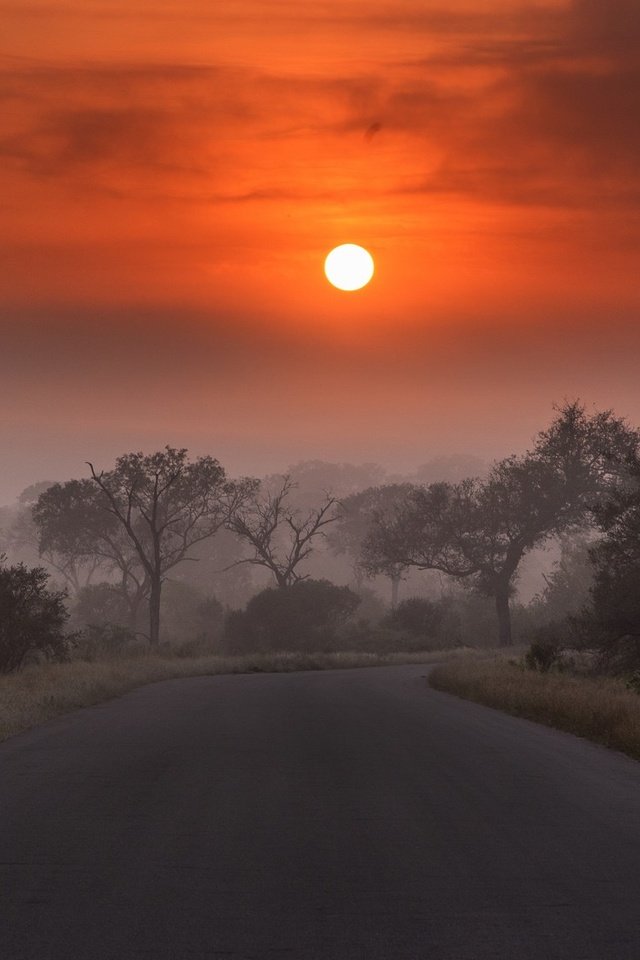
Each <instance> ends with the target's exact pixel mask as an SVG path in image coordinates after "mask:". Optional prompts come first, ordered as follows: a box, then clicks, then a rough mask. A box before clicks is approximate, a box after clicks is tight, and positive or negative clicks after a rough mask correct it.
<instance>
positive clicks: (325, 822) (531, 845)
mask: <svg viewBox="0 0 640 960" xmlns="http://www.w3.org/2000/svg"><path fill="white" fill-rule="evenodd" d="M424 673H425V668H424V667H420V666H418V667H415V666H410V667H392V668H384V669H374V670H353V671H336V672H327V673H300V674H292V675H266V676H265V675H262V676H259V675H258V676H232V677H217V678H199V679H193V680H178V681H169V682H165V683H160V684H155V685H153V686H149V687H145V688H142V689H140V690H137V691H135V692H133V693H131V694H129V695H127V696H125V697H123V698H121V699H119V700H116V701H112V702H110V703H107V704H103V705H101V706H98V707H94V708H91V709H88V710H82V711H79V712H77V713H75V714H72V715H70V716H67V717H64V718H61V719H59V720H56V721H53V722H51V723H48V724H46V725H45V726H43V727H40V728H39V729H37V730H34V731H32V732H29V733H26V734H22V735H20V736H18V737H14V738H13V739H11V740H9V741H7V742H6V743H5V744H3V745H1V746H0V898H1V903H2V909H1V914H0V957H2V960H18V958H19V960H32V958H37V960H41V958H44V960H58V958H60V960H77V958H82V960H129V958H154V960H182V958H186V960H190V958H197V960H204V958H231V960H237V958H269V960H274V958H291V960H299V958H303V960H485V958H486V960H501V958H504V960H525V958H526V960H638V958H640V899H639V896H638V894H639V893H640V764H636V763H634V762H633V761H631V760H628V759H626V758H624V757H622V756H620V755H618V754H615V753H610V752H608V751H606V750H604V749H602V748H599V747H596V746H593V745H590V744H588V743H585V742H583V741H581V740H578V739H576V738H573V737H570V736H568V735H564V734H561V733H557V732H554V731H551V730H547V729H545V728H543V727H539V726H537V725H535V724H530V723H528V722H526V721H522V720H516V719H512V718H510V717H507V716H504V715H502V714H500V713H497V712H495V711H492V710H488V709H486V708H484V707H480V706H477V705H474V704H470V703H465V702H463V701H460V700H457V699H456V698H454V697H450V696H448V695H447V694H442V693H436V692H434V691H432V690H430V689H429V688H428V686H427V683H426V680H425V679H424Z"/></svg>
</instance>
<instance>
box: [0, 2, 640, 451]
mask: <svg viewBox="0 0 640 960" xmlns="http://www.w3.org/2000/svg"><path fill="white" fill-rule="evenodd" d="M4 19H5V23H6V29H5V35H4V38H3V41H2V43H3V46H2V47H1V48H0V54H1V55H2V56H1V58H0V76H1V78H2V84H3V90H4V101H5V105H6V109H5V110H4V111H3V119H2V121H1V128H0V152H2V159H3V168H4V173H3V180H4V183H3V186H4V188H5V191H4V192H5V196H6V197H7V202H6V204H5V205H4V208H3V211H2V217H3V226H2V232H1V234H0V253H1V255H2V261H1V262H2V264H3V268H1V269H0V300H1V302H2V318H3V319H1V320H0V325H1V326H2V330H0V334H2V343H3V345H4V357H3V359H2V360H0V375H2V376H3V377H4V382H5V384H7V391H8V392H7V396H6V399H5V404H4V408H3V410H4V414H5V416H6V418H7V423H8V424H9V426H8V427H7V429H9V430H10V431H11V430H13V431H14V432H13V433H10V436H11V437H13V436H14V435H15V430H16V429H17V427H15V424H16V423H18V422H19V421H20V418H21V417H24V416H27V414H25V410H27V411H28V410H29V409H31V405H32V403H33V400H32V397H33V395H34V391H35V392H37V391H38V390H40V388H41V387H42V384H43V383H46V384H48V386H47V389H48V391H49V394H48V395H49V396H50V398H51V404H50V406H51V410H52V414H51V415H52V417H54V419H55V422H56V423H57V424H58V426H57V427H56V430H58V432H59V433H60V434H64V435H67V434H71V433H73V431H74V430H75V429H76V426H73V427H72V426H71V423H72V419H73V418H72V417H71V413H70V412H69V411H70V410H71V408H72V407H73V402H72V401H77V403H78V404H79V406H80V407H82V404H83V396H84V393H83V391H84V389H85V388H84V387H82V388H81V387H80V386H78V388H77V389H78V391H79V392H78V395H77V396H76V394H75V393H74V386H73V377H71V379H67V380H66V381H64V382H63V379H64V378H62V377H60V376H57V375H56V366H57V367H58V368H59V369H61V370H62V369H66V365H67V360H66V357H67V356H73V357H74V358H75V360H74V367H73V369H74V370H75V371H79V370H84V369H86V370H89V371H91V373H90V375H89V378H90V379H91V376H93V377H94V379H95V380H96V381H99V382H100V384H101V390H102V398H103V400H104V403H105V404H106V409H107V410H108V411H110V414H109V413H104V412H100V410H101V408H99V406H96V410H95V411H94V416H95V417H96V418H99V419H100V422H101V423H103V420H102V418H103V417H104V423H105V424H108V423H111V424H112V425H113V430H116V426H115V425H119V426H121V425H122V424H124V423H127V417H129V418H130V420H131V421H132V426H131V430H132V434H131V435H132V436H137V434H136V432H135V423H136V422H138V423H140V424H143V423H144V424H148V417H147V414H146V413H145V412H143V409H142V408H143V407H144V406H145V404H146V403H147V402H148V403H149V409H154V404H155V409H157V410H166V409H167V407H168V405H170V404H171V402H172V401H171V398H170V397H169V396H165V393H164V385H165V383H166V382H167V371H168V370H170V371H171V378H170V379H171V381H172V383H173V396H174V401H173V402H174V404H175V396H176V395H177V394H179V395H180V397H181V398H182V400H181V403H182V402H183V401H184V406H181V407H180V409H181V410H182V413H181V415H180V416H182V417H183V422H184V425H185V434H189V436H191V437H195V438H196V440H197V441H198V442H201V443H203V444H204V443H206V442H208V441H207V437H209V436H212V437H213V438H215V435H216V431H222V432H223V433H225V435H229V436H231V435H233V437H235V438H236V439H237V443H238V445H242V437H246V438H247V443H249V442H251V441H250V438H252V437H255V434H256V429H257V428H256V423H257V422H258V420H259V416H260V415H259V413H257V412H256V410H257V408H258V407H260V408H261V409H262V410H264V409H267V408H270V409H272V410H273V411H274V413H273V415H272V419H271V426H269V425H268V424H267V425H266V426H265V427H264V430H265V431H268V430H269V429H271V430H274V431H276V427H275V424H274V422H273V421H274V419H277V413H276V412H275V411H278V410H283V411H285V417H286V418H287V419H286V422H287V423H289V425H290V429H291V431H292V432H291V437H292V440H291V450H292V457H293V456H294V454H293V451H294V449H297V444H299V438H300V437H305V438H307V439H308V444H307V446H308V448H309V449H313V437H314V436H316V437H317V438H318V443H319V446H320V447H321V448H322V449H319V450H318V455H325V456H336V457H338V456H342V455H343V453H341V451H343V452H344V451H346V452H347V453H348V452H349V451H351V450H352V449H354V438H355V437H356V436H357V437H358V438H359V440H358V442H360V440H362V450H363V455H365V454H366V449H367V445H366V442H365V441H364V440H363V439H362V437H361V436H360V434H361V431H362V430H363V429H365V428H364V427H363V424H366V421H367V416H366V411H367V409H368V405H371V408H372V409H373V408H374V407H375V408H376V409H377V413H376V417H377V423H378V424H380V423H382V422H383V420H384V418H383V417H382V413H381V411H380V409H379V408H378V407H377V406H376V405H377V404H379V398H380V397H382V396H384V398H385V402H386V403H387V404H389V405H390V410H391V412H390V413H389V416H388V426H387V428H386V429H387V437H386V440H387V441H388V450H389V451H390V452H389V457H395V456H396V452H394V451H397V449H398V446H399V445H400V446H402V444H404V445H405V446H406V447H407V448H408V447H411V446H412V445H414V446H415V442H416V441H415V438H416V436H418V435H419V436H420V437H421V438H422V440H421V442H422V443H425V444H426V443H429V444H432V445H436V446H437V447H438V448H440V449H443V448H445V449H446V448H447V447H448V446H449V445H451V444H453V445H454V446H455V445H456V444H458V445H459V443H466V442H467V441H466V440H463V437H464V436H466V433H465V430H466V427H463V424H462V423H461V419H460V418H461V417H462V416H463V414H462V411H464V410H465V409H466V410H470V409H471V408H473V409H474V410H479V409H484V410H485V412H486V415H487V418H488V420H487V422H489V421H490V420H491V417H492V416H494V414H495V416H496V417H498V419H499V418H500V417H501V416H503V412H502V411H505V412H504V419H505V422H507V420H508V422H509V423H515V421H516V418H517V417H518V415H519V411H520V408H521V405H522V404H523V403H524V404H525V406H526V409H524V408H523V410H522V417H523V420H522V425H521V433H522V436H523V437H524V439H525V440H526V437H528V436H529V433H530V431H529V427H530V425H531V424H532V423H533V422H534V420H536V418H537V419H538V421H540V422H542V421H543V420H544V417H545V416H546V415H547V414H548V411H549V409H550V404H551V402H552V401H553V400H554V399H556V400H557V399H562V397H563V396H565V395H567V394H571V393H576V392H577V393H579V395H581V396H582V397H583V398H584V399H585V400H586V401H588V402H589V401H593V402H598V403H601V404H602V405H604V406H609V405H612V404H614V403H619V404H622V405H623V409H621V411H620V412H621V413H626V414H627V415H629V416H632V417H633V416H636V415H637V416H640V398H638V397H637V393H636V386H635V377H632V376H631V374H630V373H629V374H628V373H627V372H625V371H626V363H627V358H628V357H629V356H632V355H634V352H635V351H636V350H637V348H638V346H639V343H638V339H639V334H638V326H639V325H638V319H637V318H638V311H639V309H640V288H639V287H638V284H637V281H636V273H637V262H638V254H639V252H640V218H639V217H638V207H639V205H640V173H639V172H638V166H637V156H638V149H639V148H640V142H639V136H638V133H637V131H636V127H637V124H634V123H633V118H635V116H636V115H637V105H638V97H639V96H640V64H639V62H638V57H637V49H638V44H639V43H640V8H639V7H638V4H637V3H636V2H635V0H619V3H618V5H617V13H616V16H615V17H614V16H613V15H612V13H611V8H610V4H608V0H482V2H481V0H448V2H447V3H445V2H444V0H443V2H442V3H434V4H428V5H426V4H425V3H424V2H422V0H395V2H393V3H392V2H391V0H371V2H370V3H368V4H367V5H366V9H365V8H364V7H363V5H362V3H361V2H360V0H328V2H327V3H323V4H320V5H300V4H297V3H295V2H294V0H284V2H282V3H278V4H275V5H267V4H265V3H264V2H258V0H230V2H228V3H225V4H222V5H221V4H213V5H212V4H211V3H210V2H208V0H180V2H178V0H158V2H157V3H156V4H154V9H153V15H150V13H149V5H148V4H147V3H145V2H143V0H131V2H130V3H128V4H126V5H124V4H113V3H111V2H107V0H84V2H83V3H79V2H77V0H60V2H59V3H56V4H42V3H38V2H35V0H24V2H21V3H16V2H11V3H8V4H6V10H5V16H4ZM340 238H357V242H358V243H361V244H362V246H363V247H365V248H366V249H367V250H370V251H371V253H372V255H373V257H374V260H375V263H376V274H375V282H373V283H371V284H369V285H368V286H365V287H364V288H363V289H362V290H360V291H359V293H358V295H357V296H356V297H349V296H346V297H345V296H342V295H340V294H339V292H337V291H336V290H335V289H334V288H332V287H331V286H330V285H329V284H327V282H326V279H325V277H324V276H323V275H322V271H321V269H319V264H322V262H323V261H324V258H325V256H326V253H327V251H328V250H330V249H332V248H333V247H334V246H335V245H336V244H337V243H339V242H340ZM567 341H570V343H571V350H568V349H566V342H567ZM560 342H562V344H563V345H562V349H560V345H559V344H560ZM38 351H41V353H42V355H43V356H46V357H47V358H48V360H49V361H50V364H49V367H48V368H47V367H46V365H45V367H44V368H43V367H42V364H41V359H40V357H39V355H38V356H36V353H38ZM176 353H178V354H179V355H180V358H181V359H180V369H179V370H175V371H174V370H173V369H172V368H171V360H172V357H174V356H175V355H176ZM124 354H126V357H125V356H124ZM554 356H555V357H556V358H557V360H556V361H554V360H553V357H554ZM265 357H266V360H265ZM443 358H444V359H443ZM201 364H204V367H203V368H201ZM207 364H208V369H209V370H210V376H209V377H207V375H206V370H207ZM265 364H266V366H265ZM483 365H484V366H483ZM339 367H340V368H341V369H343V374H340V375H338V372H337V371H338V368H339ZM299 369H303V370H305V371H306V375H307V377H308V378H309V379H308V383H309V387H308V389H307V391H306V393H305V391H304V389H303V388H302V387H301V385H300V382H299V376H298V373H299ZM123 370H127V371H128V373H127V376H130V377H131V378H132V379H135V380H136V383H138V384H144V391H143V393H142V394H141V398H142V399H141V400H140V404H141V406H139V407H138V408H136V409H134V410H131V409H130V408H129V407H128V406H127V404H128V403H129V402H130V398H131V396H132V393H131V391H128V390H127V389H126V384H125V389H124V390H122V385H121V384H120V386H118V382H119V380H120V379H121V376H122V371H123ZM256 370H260V371H261V372H262V371H265V372H264V381H261V383H260V386H259V388H258V386H257V385H256V383H255V382H254V381H253V380H252V376H249V379H248V381H247V382H244V381H243V379H242V378H243V376H245V374H247V372H248V371H256ZM269 370H271V371H272V372H273V377H272V378H271V380H270V379H269V376H268V371H269ZM482 370H485V371H486V375H485V376H484V377H483V376H482V375H481V373H482ZM18 372H19V373H18ZM261 376H262V373H261ZM43 378H44V379H43ZM194 383H197V384H198V387H197V390H196V389H195V388H194V386H193V385H194ZM349 384H351V386H349ZM328 388H330V389H328ZM609 388H610V389H609ZM43 389H44V388H43ZM328 393H329V394H330V395H331V397H332V400H331V402H332V403H333V404H334V407H335V409H333V410H332V412H331V414H330V418H331V420H332V430H333V424H335V423H336V411H337V410H338V409H339V407H340V404H342V405H343V408H344V413H343V415H342V416H340V415H339V414H338V416H337V419H338V420H339V421H340V427H339V430H338V428H336V431H337V432H335V433H332V432H331V431H329V434H330V437H331V438H332V439H327V438H326V437H325V435H324V433H323V429H322V427H321V426H320V425H319V424H320V420H321V416H320V413H319V412H318V411H319V409H320V407H321V404H322V402H326V397H327V394H328ZM133 395H135V391H133ZM291 395H295V397H296V403H295V404H294V405H293V406H294V408H295V414H292V413H291V412H290V409H291V406H292V405H291V404H290V403H289V402H288V401H289V398H290V396H291ZM70 397H71V400H70V399H69V398H70ZM229 397H235V401H236V402H235V406H233V405H232V406H231V407H230V406H229V404H228V403H227V398H229ZM239 398H241V399H239ZM323 398H324V399H323ZM427 398H428V403H427ZM152 401H153V402H152ZM198 404H200V405H203V406H204V407H205V408H206V409H207V410H208V411H209V413H208V414H207V416H208V420H207V424H208V426H207V429H206V430H205V428H204V427H203V428H202V430H201V431H200V432H199V433H198V432H197V431H195V428H194V427H193V424H194V422H195V420H197V418H198V412H197V411H198V409H199V407H198ZM270 404H271V407H270ZM496 405H499V406H500V408H501V412H500V413H499V414H498V413H496V412H495V407H496ZM356 408H357V409H358V410H359V413H356ZM174 409H175V406H174V407H172V408H171V410H172V411H173V410H174ZM394 409H395V411H396V413H395V415H394V413H393V410H394ZM427 409H431V410H433V411H434V413H433V416H432V419H431V421H429V417H428V416H427V412H426V411H427ZM145 410H146V407H145ZM217 411H220V413H219V415H218V413H217ZM222 411H224V412H222ZM403 411H404V412H403ZM443 411H447V413H446V415H445V414H444V413H443ZM163 416H164V414H163ZM171 416H172V417H173V412H172V413H171ZM252 416H255V417H256V418H257V419H256V421H255V422H254V421H252V420H251V417H252ZM56 418H57V419H56ZM509 418H511V419H509ZM36 419H37V418H36ZM165 419H166V418H165ZM178 419H179V418H178ZM294 421H295V422H294ZM384 422H387V421H386V420H384ZM74 423H75V421H74ZM525 424H526V425H525ZM40 429H41V430H44V429H45V427H44V425H42V426H41V428H40ZM100 429H101V430H106V429H107V427H106V426H105V425H104V424H103V426H101V428H100ZM176 429H177V428H176ZM277 429H278V430H280V425H279V426H278V428H277ZM283 429H284V428H283ZM505 429H506V428H505ZM513 429H514V431H515V433H514V435H516V434H517V428H516V427H514V428H513ZM34 431H35V433H34V436H35V434H37V429H36V428H35V427H34ZM189 431H191V432H190V433H189ZM194 431H195V432H194ZM207 431H208V432H207ZM258 432H259V431H258ZM378 432H380V431H378ZM284 433H286V429H285V430H284ZM284 433H283V436H284ZM507 433H508V431H506V433H505V436H506V434H507ZM478 435H479V432H478V430H476V431H475V432H472V437H473V436H478ZM139 436H140V440H139V443H140V444H142V443H143V442H144V443H147V442H151V441H150V439H149V437H150V434H149V428H148V426H144V427H142V426H141V427H140V434H139ZM154 436H155V435H154ZM323 437H324V439H322V438H323ZM198 438H199V440H198ZM296 438H297V439H296ZM385 442H386V441H385V440H384V437H381V438H380V443H378V439H376V443H375V444H374V443H373V442H372V445H371V450H370V455H371V456H374V455H376V456H378V455H380V456H382V455H383V454H384V450H385V449H387V448H386V447H385V446H384V443H385ZM483 442H484V440H483V439H482V436H481V435H480V445H482V443H483ZM283 444H284V446H283V449H285V447H286V444H285V441H284V440H283ZM376 444H377V445H376ZM486 445H487V449H489V447H491V449H496V446H497V444H496V443H495V442H494V441H491V440H490V439H489V435H487V444H486ZM378 448H379V449H380V450H381V451H382V453H380V452H379V449H378ZM480 452H482V451H480ZM414 455H415V456H416V457H418V459H419V457H420V454H419V453H418V452H416V453H415V454H414Z"/></svg>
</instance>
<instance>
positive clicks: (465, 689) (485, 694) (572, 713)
mask: <svg viewBox="0 0 640 960" xmlns="http://www.w3.org/2000/svg"><path fill="white" fill-rule="evenodd" d="M429 683H430V684H431V686H432V687H434V688H435V689H436V690H444V691H446V692H447V693H453V694H456V695H457V696H459V697H463V698H464V699H466V700H475V701H476V702H477V703H483V704H485V705H486V706H488V707H496V708H497V709H498V710H504V711H505V712H506V713H511V714H513V715H514V716H516V717H526V718H527V719H528V720H535V721H537V722H538V723H543V724H546V725H547V726H549V727H556V728H557V729H559V730H566V731H567V732H568V733H573V734H576V735H577V736H579V737H585V738H586V739H588V740H593V741H594V742H596V743H600V744H603V745H604V746H606V747H611V748H612V749H614V750H620V751H622V752H623V753H626V754H628V755H629V756H630V757H633V758H634V759H636V760H640V697H639V696H638V695H637V694H636V693H633V692H631V691H629V690H627V689H626V687H625V685H624V683H623V682H622V681H620V680H615V679H612V678H610V677H598V678H596V677H580V676H570V675H567V674H562V673H536V672H535V671H533V670H526V669H525V668H524V667H523V666H522V665H521V664H520V663H518V662H514V661H509V660H505V658H504V656H501V657H493V658H491V659H484V660H471V659H469V658H461V659H459V660H457V661H455V662H450V663H445V664H442V665H439V666H437V667H435V668H434V669H433V670H432V671H431V673H430V674H429Z"/></svg>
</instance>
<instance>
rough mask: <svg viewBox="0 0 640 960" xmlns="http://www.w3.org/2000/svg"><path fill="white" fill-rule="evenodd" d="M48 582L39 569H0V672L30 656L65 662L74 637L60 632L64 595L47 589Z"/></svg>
mask: <svg viewBox="0 0 640 960" xmlns="http://www.w3.org/2000/svg"><path fill="white" fill-rule="evenodd" d="M2 560H4V558H0V561H2ZM48 579H49V575H48V574H47V571H46V570H44V569H43V568H42V567H33V568H31V569H29V568H27V567H26V566H25V565H24V564H23V563H19V564H17V565H16V566H11V567H0V672H2V673H9V672H10V671H12V670H17V669H19V668H20V667H21V666H22V664H23V663H24V662H25V661H26V660H27V659H28V658H29V657H33V656H44V657H47V658H48V659H52V660H64V659H67V657H68V655H69V651H70V648H71V646H72V645H73V642H74V639H75V638H74V636H73V635H69V636H67V635H65V634H64V633H63V628H64V626H65V624H66V622H67V620H68V617H69V615H68V613H67V610H66V608H65V605H64V601H65V599H66V594H65V593H63V592H55V591H49V590H47V587H46V585H47V581H48Z"/></svg>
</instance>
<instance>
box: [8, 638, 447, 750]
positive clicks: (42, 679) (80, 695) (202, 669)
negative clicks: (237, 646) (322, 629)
mask: <svg viewBox="0 0 640 960" xmlns="http://www.w3.org/2000/svg"><path fill="white" fill-rule="evenodd" d="M461 653H462V654H464V653H465V651H460V650H448V651H446V652H440V653H401V652H399V653H390V654H375V653H348V652H345V653H317V654H313V653H309V654H307V653H273V654H255V655H252V656H242V657H223V656H206V657H197V658H192V659H191V658H181V657H176V656H170V655H166V654H164V655H153V654H146V655H142V656H138V657H135V658H130V659H122V660H115V659H111V660H104V661H99V662H93V663H87V662H85V661H80V660H78V661H75V662H73V663H43V664H38V665H35V666H30V667H26V668H25V669H24V670H21V671H20V672H19V673H14V674H9V675H5V676H0V740H5V739H6V738H7V737H10V736H12V735H13V734H15V733H19V732H20V731H21V730H28V729H29V728H30V727H34V726H37V724H39V723H43V722H44V721H45V720H50V719H52V718H53V717H57V716H60V715H61V714H64V713H69V712H70V711H72V710H77V709H78V708H80V707H88V706H91V705H92V704H95V703H101V702H102V701H104V700H110V699H112V698H113V697H117V696H120V695H121V694H123V693H126V692H127V691H128V690H132V689H134V688H135V687H141V686H143V685H144V684H147V683H155V682H156V681H158V680H173V679H179V678H180V677H202V676H216V675H219V674H225V673H287V672H293V671H296V670H331V669H347V668H353V667H379V666H391V665H394V664H402V663H433V662H435V661H442V660H443V659H446V658H449V657H456V656H460V655H461Z"/></svg>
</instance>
